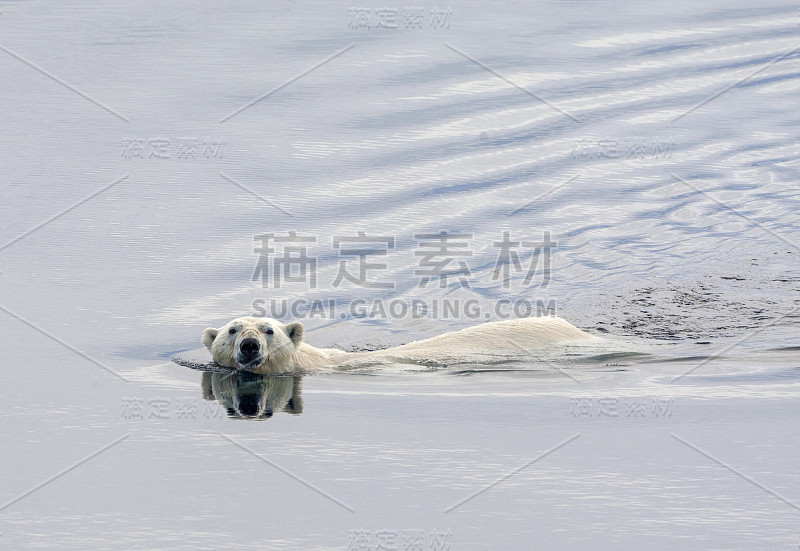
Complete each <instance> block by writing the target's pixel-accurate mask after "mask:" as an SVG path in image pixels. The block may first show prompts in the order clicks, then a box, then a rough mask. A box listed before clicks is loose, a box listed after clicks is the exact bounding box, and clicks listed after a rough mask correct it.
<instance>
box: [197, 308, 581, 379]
mask: <svg viewBox="0 0 800 551" xmlns="http://www.w3.org/2000/svg"><path fill="white" fill-rule="evenodd" d="M231 327H236V328H237V331H236V333H235V334H234V335H230V334H229V333H228V331H229V329H230V328H231ZM264 328H270V329H272V330H273V334H272V335H266V334H265V331H264ZM302 336H303V326H302V324H300V323H299V322H294V323H290V324H286V325H284V324H282V323H280V322H279V321H276V320H274V319H271V318H237V319H235V320H233V321H231V322H230V323H228V324H227V325H225V326H224V327H222V328H220V329H213V328H209V329H206V330H205V332H204V334H203V344H204V345H205V346H206V347H207V348H208V349H209V351H210V352H211V355H212V357H213V359H214V361H215V362H216V363H218V364H220V365H224V366H226V367H231V368H234V369H247V370H249V371H253V372H255V373H260V374H264V375H269V374H275V373H287V372H304V371H313V370H316V369H319V368H323V367H328V366H336V365H342V364H344V363H346V362H350V361H353V360H376V361H398V362H403V363H406V362H409V361H411V362H442V361H447V360H450V359H456V360H457V359H464V358H479V357H481V356H487V355H497V354H520V353H523V354H524V353H526V352H531V351H533V350H536V349H541V348H542V347H546V346H550V345H555V344H559V343H564V342H571V341H587V340H592V339H596V337H593V336H591V335H589V334H588V333H584V332H583V331H581V330H580V329H578V328H577V327H575V326H574V325H571V324H570V323H568V322H567V321H565V320H563V319H561V318H556V317H541V318H520V319H514V320H507V321H497V322H488V323H484V324H481V325H476V326H474V327H468V328H467V329H462V330H460V331H453V332H451V333H444V334H443V335H439V336H436V337H432V338H429V339H424V340H421V341H415V342H411V343H408V344H404V345H402V346H396V347H393V348H388V349H386V350H376V351H373V352H354V353H348V352H343V351H341V350H335V349H320V348H315V347H313V346H311V345H310V344H307V343H305V342H302ZM247 337H252V338H255V339H257V340H258V341H259V343H260V346H261V347H262V348H263V351H264V361H263V362H262V363H261V364H259V365H258V366H249V367H247V368H245V367H243V366H242V365H241V364H239V363H238V362H237V360H236V353H237V347H238V346H240V343H241V341H242V340H243V339H244V338H247Z"/></svg>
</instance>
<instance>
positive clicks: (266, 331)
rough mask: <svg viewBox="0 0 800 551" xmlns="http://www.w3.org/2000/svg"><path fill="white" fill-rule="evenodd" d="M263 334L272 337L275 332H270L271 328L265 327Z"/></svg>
mask: <svg viewBox="0 0 800 551" xmlns="http://www.w3.org/2000/svg"><path fill="white" fill-rule="evenodd" d="M264 333H266V334H267V335H272V334H273V333H275V331H273V330H272V327H266V328H265V329H264Z"/></svg>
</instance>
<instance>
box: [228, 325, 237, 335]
mask: <svg viewBox="0 0 800 551" xmlns="http://www.w3.org/2000/svg"><path fill="white" fill-rule="evenodd" d="M234 333H236V328H235V327H231V328H230V329H228V335H233V334H234Z"/></svg>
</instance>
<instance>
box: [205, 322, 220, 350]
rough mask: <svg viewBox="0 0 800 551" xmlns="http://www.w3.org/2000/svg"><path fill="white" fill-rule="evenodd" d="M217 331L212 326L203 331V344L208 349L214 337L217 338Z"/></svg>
mask: <svg viewBox="0 0 800 551" xmlns="http://www.w3.org/2000/svg"><path fill="white" fill-rule="evenodd" d="M217 333H219V330H218V329H214V328H213V327H209V328H208V329H206V330H205V331H203V345H204V346H205V347H206V348H208V349H209V350H211V345H212V344H214V339H216V338H217Z"/></svg>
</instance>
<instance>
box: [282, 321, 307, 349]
mask: <svg viewBox="0 0 800 551" xmlns="http://www.w3.org/2000/svg"><path fill="white" fill-rule="evenodd" d="M305 331H306V330H305V328H304V327H303V324H302V323H300V322H299V321H295V322H292V323H290V324H289V325H287V326H286V334H287V335H289V338H290V339H292V342H293V343H294V345H295V346H298V345H299V344H300V343H301V342H303V333H305Z"/></svg>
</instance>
